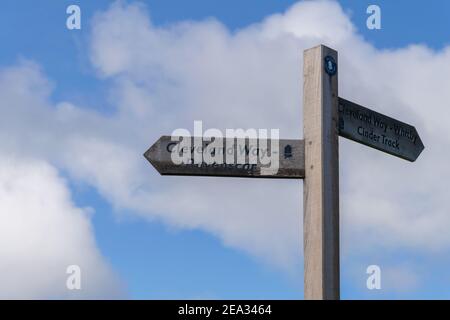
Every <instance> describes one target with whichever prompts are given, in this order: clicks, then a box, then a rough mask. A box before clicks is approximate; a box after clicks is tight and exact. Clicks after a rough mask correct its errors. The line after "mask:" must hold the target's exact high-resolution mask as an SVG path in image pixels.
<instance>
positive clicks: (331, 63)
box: [325, 56, 337, 76]
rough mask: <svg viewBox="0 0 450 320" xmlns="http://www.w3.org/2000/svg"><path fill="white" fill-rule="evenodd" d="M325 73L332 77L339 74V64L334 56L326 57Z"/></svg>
mask: <svg viewBox="0 0 450 320" xmlns="http://www.w3.org/2000/svg"><path fill="white" fill-rule="evenodd" d="M325 71H326V73H328V74H329V75H330V76H334V75H335V74H336V72H337V64H336V61H335V60H334V58H333V57H332V56H326V57H325Z"/></svg>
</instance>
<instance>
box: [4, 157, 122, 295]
mask: <svg viewBox="0 0 450 320" xmlns="http://www.w3.org/2000/svg"><path fill="white" fill-rule="evenodd" d="M88 214H89V210H88V208H77V207H76V206H74V204H73V203H72V201H71V199H70V195H69V191H68V190H67V187H66V185H65V183H64V181H63V180H62V179H61V178H60V177H59V176H58V173H57V171H56V170H55V169H54V168H53V167H52V166H50V165H49V164H47V163H45V162H42V161H36V160H33V159H30V158H26V159H18V158H16V157H12V156H7V155H5V154H3V155H2V156H1V157H0V221H1V223H0V243H2V245H1V246H0V261H2V263H1V264H0V282H1V283H2V286H1V288H0V297H1V298H3V299H5V298H6V299H11V298H20V299H36V298H59V299H60V298H106V297H110V298H114V297H119V295H120V294H121V291H120V285H119V283H118V281H117V279H116V278H115V275H114V274H113V272H112V271H111V269H110V267H109V266H108V264H107V263H106V262H105V261H104V260H103V257H102V256H101V255H100V253H99V252H98V249H97V247H96V244H95V239H94V237H93V231H92V226H91V224H90V221H89V216H88ZM70 265H78V266H79V267H80V268H81V278H80V279H81V290H68V289H67V287H66V281H67V278H68V276H69V275H68V274H66V270H67V267H68V266H70Z"/></svg>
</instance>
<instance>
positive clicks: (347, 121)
mask: <svg viewBox="0 0 450 320" xmlns="http://www.w3.org/2000/svg"><path fill="white" fill-rule="evenodd" d="M303 76H304V82H303V127H304V128H303V133H304V140H270V139H269V140H267V141H265V144H263V145H264V146H268V148H267V149H264V148H262V147H261V145H260V142H258V144H257V145H256V146H252V145H251V144H249V140H247V139H234V138H233V141H234V142H235V143H234V144H232V147H231V149H230V148H228V147H227V144H226V143H225V141H226V140H227V139H223V141H222V140H218V141H221V142H220V143H219V144H218V146H216V147H215V148H212V149H211V148H209V149H208V145H209V143H211V141H210V139H206V141H203V140H202V138H201V137H195V138H194V137H171V136H162V137H161V138H160V139H159V140H158V141H156V143H155V144H153V146H151V147H150V149H148V150H147V151H146V152H145V154H144V156H145V158H146V159H147V160H148V161H149V162H150V163H151V164H152V165H153V166H154V167H155V169H156V170H157V171H158V172H159V173H160V174H161V175H190V176H223V177H248V178H284V179H289V178H291V179H292V178H294V179H304V188H303V189H304V191H303V193H304V201H303V203H304V216H303V221H304V222H303V237H304V242H303V243H304V260H305V262H304V264H305V271H304V272H305V275H304V286H305V288H304V292H305V299H315V300H337V299H340V280H339V277H340V266H339V141H338V140H339V139H338V137H339V136H342V137H345V138H348V139H351V140H354V141H356V142H359V143H362V144H365V145H367V146H370V147H373V148H375V149H378V150H381V151H384V152H387V153H389V154H391V155H394V156H397V157H400V158H403V159H405V160H409V161H415V160H416V159H417V157H418V156H419V154H420V153H421V152H422V150H423V149H424V145H423V143H422V140H421V139H420V137H419V135H418V133H417V131H416V129H415V128H414V127H412V126H410V125H408V124H405V123H403V122H400V121H398V120H395V119H392V118H390V117H388V116H385V115H382V114H380V113H378V112H375V111H372V110H370V109H368V108H366V107H363V106H360V105H358V104H355V103H353V102H350V101H347V100H345V99H342V98H339V95H338V56H337V52H336V51H334V50H333V49H330V48H328V47H326V46H323V45H320V46H317V47H314V48H311V49H308V50H306V51H305V52H304V59H303ZM180 139H191V140H190V141H189V140H188V141H189V142H191V143H189V145H192V146H194V147H193V148H188V149H186V148H180V150H177V149H175V150H176V152H178V153H180V154H186V153H187V159H188V160H189V161H187V162H186V161H185V162H183V163H175V162H174V161H173V158H172V154H173V150H174V148H177V146H179V143H180V142H179V141H181V140H180ZM198 139H200V141H201V145H200V146H195V141H196V140H198ZM196 147H197V148H196ZM205 150H208V152H209V153H211V154H213V155H214V156H217V157H216V158H215V159H216V160H215V161H213V162H205V161H203V160H202V161H196V159H197V160H198V157H197V156H196V155H195V152H200V153H201V157H203V155H204V152H205ZM230 151H231V153H232V154H234V155H235V154H238V153H239V152H241V153H242V152H243V154H244V155H245V157H244V159H245V160H244V161H241V162H239V161H237V162H236V159H237V157H236V156H233V157H231V158H229V157H226V154H227V153H228V152H230ZM252 152H254V154H256V155H259V154H261V152H270V154H271V156H272V157H273V156H276V157H278V158H277V161H278V162H277V165H278V168H277V170H275V171H274V172H270V171H269V173H267V170H266V169H267V168H266V164H263V163H261V162H259V161H256V162H255V161H250V156H249V155H250V154H251V153H252ZM201 157H200V158H201ZM230 159H231V161H230Z"/></svg>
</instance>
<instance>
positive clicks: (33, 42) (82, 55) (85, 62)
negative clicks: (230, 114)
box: [0, 0, 450, 299]
mask: <svg viewBox="0 0 450 320" xmlns="http://www.w3.org/2000/svg"><path fill="white" fill-rule="evenodd" d="M129 2H131V1H129ZM141 2H143V3H145V4H146V6H147V9H148V11H149V12H150V16H151V19H152V23H153V24H154V25H155V26H156V27H161V28H164V27H167V26H170V25H171V24H174V23H177V22H179V21H185V20H193V21H199V20H204V19H206V18H208V17H215V18H216V19H217V20H218V21H220V22H221V23H223V24H224V25H225V26H226V27H227V28H228V29H229V30H232V31H238V30H241V29H243V28H245V27H247V26H248V25H251V24H254V23H258V22H260V21H261V20H262V19H263V18H265V17H266V16H269V15H272V14H274V13H282V12H284V11H286V10H287V9H288V8H289V7H290V6H291V5H292V4H294V3H295V1H287V0H277V1H275V0H246V1H238V0H228V1H207V0H190V1H177V0H164V1H162V0H160V1H156V0H155V1H141ZM339 3H340V4H341V6H342V7H343V9H344V11H345V12H346V13H348V15H349V17H350V19H351V21H352V23H353V24H354V26H355V27H356V28H357V33H358V34H360V35H361V36H362V37H363V38H364V39H365V41H366V42H367V43H369V44H372V45H373V46H374V47H375V48H376V49H379V50H387V51H389V50H395V49H397V48H403V47H407V46H409V45H411V44H424V45H426V46H428V47H429V48H432V49H433V50H441V49H442V48H444V47H445V46H448V45H450V19H449V12H450V3H449V2H448V1H445V0H441V1H439V0H433V1H414V2H411V1H406V0H397V1H365V0H358V1H354V0H353V1H352V0H341V1H339ZM70 4H78V5H79V6H80V7H81V10H82V29H81V30H77V31H69V30H67V29H66V28H65V20H66V18H67V15H66V14H65V9H66V8H67V6H68V5H70ZM110 4H111V1H106V0H96V1H75V0H73V1H66V0H64V1H63V0H59V1H52V0H40V1H39V5H37V4H36V3H35V2H32V1H25V0H14V1H13V0H4V1H2V3H1V10H0V39H1V40H2V43H3V44H4V45H3V47H2V50H1V52H0V67H1V68H4V67H7V66H10V65H14V64H16V63H17V62H18V61H20V60H21V59H27V60H32V61H34V62H36V63H38V64H39V65H40V66H41V68H42V72H43V73H44V74H45V76H46V77H47V78H48V79H50V81H51V82H52V84H53V86H54V91H53V92H52V95H51V98H50V99H51V100H52V102H54V103H58V102H60V101H70V102H71V103H74V104H76V105H79V106H81V108H86V109H94V110H96V111H98V112H99V113H100V114H104V115H106V116H107V115H109V114H111V113H113V111H111V110H112V109H111V105H113V104H114V101H112V100H111V98H110V97H109V96H110V94H111V86H112V85H113V84H114V81H113V80H111V79H110V78H108V77H106V78H101V77H100V76H99V75H98V73H97V72H96V70H95V68H94V67H93V66H92V63H91V61H90V56H89V50H90V49H89V45H90V41H91V37H92V34H91V32H92V30H91V28H92V18H93V16H94V15H95V14H96V13H97V12H99V11H104V10H107V9H108V7H109V6H110ZM369 4H378V5H379V6H380V7H381V10H382V30H368V29H367V28H366V19H367V14H366V13H365V11H366V8H367V6H368V5H369ZM187 125H189V124H187ZM167 133H168V132H161V134H167ZM149 142H151V141H150V139H149ZM142 151H144V150H142ZM143 161H144V160H143ZM146 168H147V170H149V171H151V170H153V168H152V167H151V166H147V167H146ZM60 174H61V175H62V176H63V177H64V178H65V179H66V181H67V184H68V186H69V189H70V192H71V196H72V198H73V201H74V203H75V204H76V206H78V207H86V206H89V207H92V208H94V210H95V213H94V214H93V215H92V223H93V229H94V235H95V239H96V241H97V245H98V247H99V250H100V252H101V254H102V255H103V256H104V257H105V259H106V260H107V261H109V263H110V264H111V266H112V269H113V270H114V271H115V272H116V273H117V274H118V277H119V278H120V279H121V281H122V282H123V283H124V284H125V287H126V288H127V289H126V294H127V296H128V297H129V298H133V299H134V298H136V299H158V298H162V299H166V298H167V299H182V298H213V299H214V298H220V299H235V298H237V299H301V298H302V297H303V293H302V291H303V285H302V281H303V280H302V279H303V278H302V272H303V270H302V268H301V261H300V263H299V267H298V268H297V269H296V270H295V271H294V272H291V273H289V272H284V271H283V270H280V269H278V268H277V267H274V266H272V265H270V264H267V263H265V262H263V261H262V260H261V259H259V258H257V257H255V256H252V255H251V254H248V252H246V250H240V249H239V248H235V247H233V246H230V245H226V244H224V242H223V241H222V240H221V239H220V238H218V237H216V236H215V235H214V234H213V233H209V232H206V231H204V230H199V229H196V228H174V227H172V226H170V225H168V224H166V223H164V222H163V221H161V220H158V219H153V220H152V219H151V220H148V219H144V218H142V217H140V216H139V215H135V214H133V213H132V212H131V211H132V209H129V208H124V207H120V206H115V205H114V204H112V203H111V202H110V201H109V200H108V199H107V198H106V197H105V196H104V195H102V192H99V191H98V190H97V188H96V187H95V186H92V185H90V184H89V183H88V182H86V181H79V180H77V179H74V178H73V177H72V176H71V175H70V174H68V173H66V172H65V171H64V169H62V168H61V170H60ZM170 179H172V180H173V179H176V178H170ZM215 182H216V183H221V180H220V179H219V180H216V181H215ZM260 183H264V181H261V182H260ZM243 214H244V213H243ZM299 214H301V213H300V212H299ZM343 232H347V229H346V228H345V226H344V227H343ZM299 241H300V240H299ZM299 245H300V242H299ZM381 252H382V254H381V253H378V254H377V255H376V256H373V260H374V261H377V263H379V264H381V265H382V263H386V264H388V263H394V264H399V265H406V266H409V267H411V268H413V269H415V267H414V266H416V265H417V266H420V267H418V268H422V269H424V268H430V269H429V270H432V272H430V273H428V272H425V271H423V270H421V272H422V274H425V276H424V277H423V278H422V279H421V287H420V290H410V291H408V290H407V289H405V291H399V292H386V291H383V290H381V291H379V292H377V291H368V290H366V289H365V288H364V285H365V279H366V274H365V266H366V265H367V257H365V258H364V259H361V258H360V256H359V255H358V253H352V254H350V253H348V254H346V255H344V257H343V261H342V297H343V298H356V299H359V298H361V299H372V298H374V299H377V298H445V297H450V291H448V290H446V285H445V281H444V283H442V281H441V280H442V279H448V280H449V281H450V277H449V276H448V275H446V269H447V268H446V265H448V264H447V263H448V259H447V258H445V256H446V255H445V252H446V251H444V253H439V254H437V255H433V254H430V255H424V254H423V253H417V251H415V250H412V249H402V248H400V249H399V248H396V249H387V250H384V251H381ZM298 258H299V259H300V258H301V257H300V256H299V257H298ZM359 259H361V262H359ZM378 261H379V262H378ZM419 262H420V263H419Z"/></svg>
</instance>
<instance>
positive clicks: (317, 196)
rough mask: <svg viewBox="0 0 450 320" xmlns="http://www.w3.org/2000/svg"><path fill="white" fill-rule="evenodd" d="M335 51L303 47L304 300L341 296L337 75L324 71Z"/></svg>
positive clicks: (319, 47) (334, 56) (320, 47)
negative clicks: (327, 58) (304, 48)
mask: <svg viewBox="0 0 450 320" xmlns="http://www.w3.org/2000/svg"><path fill="white" fill-rule="evenodd" d="M327 56H331V57H333V58H334V60H335V61H336V64H337V61H338V60H337V52H336V51H334V50H332V49H330V48H327V47H325V46H318V47H314V48H312V49H309V50H306V51H305V52H304V65H303V73H304V84H303V85H304V88H303V123H304V139H305V180H304V181H305V182H304V200H303V201H304V224H303V233H304V260H305V279H304V284H305V289H304V292H305V299H320V300H321V299H327V300H328V299H339V298H340V284H339V282H340V280H339V150H338V75H337V72H336V74H334V75H329V74H327V73H326V72H325V68H324V61H325V57H327Z"/></svg>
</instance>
